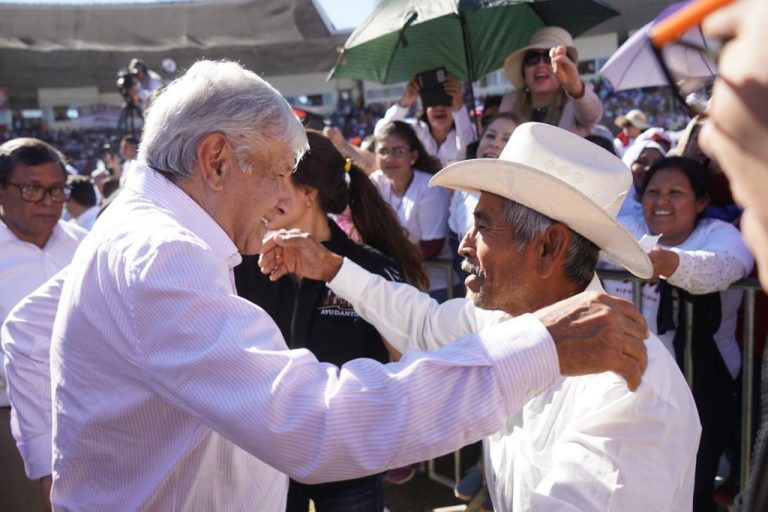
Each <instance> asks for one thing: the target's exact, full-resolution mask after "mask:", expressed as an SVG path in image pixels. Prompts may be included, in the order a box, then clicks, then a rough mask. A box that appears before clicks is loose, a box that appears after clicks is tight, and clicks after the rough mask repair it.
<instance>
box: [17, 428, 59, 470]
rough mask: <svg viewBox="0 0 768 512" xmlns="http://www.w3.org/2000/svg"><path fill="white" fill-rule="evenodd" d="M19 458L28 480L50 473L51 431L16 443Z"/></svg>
mask: <svg viewBox="0 0 768 512" xmlns="http://www.w3.org/2000/svg"><path fill="white" fill-rule="evenodd" d="M17 446H18V448H19V452H20V453H21V458H22V459H23V460H24V471H25V472H26V473H27V478H29V479H30V480H39V479H40V478H43V477H44V476H48V475H50V474H51V471H52V468H53V462H52V461H51V450H52V448H51V447H52V441H51V433H50V432H48V433H47V434H39V435H37V436H35V437H33V438H31V439H27V440H26V441H25V442H19V443H18V444H17Z"/></svg>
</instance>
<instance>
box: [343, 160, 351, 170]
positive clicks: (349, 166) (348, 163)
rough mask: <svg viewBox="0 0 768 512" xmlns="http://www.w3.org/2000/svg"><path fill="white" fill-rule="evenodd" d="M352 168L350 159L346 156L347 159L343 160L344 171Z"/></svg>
mask: <svg viewBox="0 0 768 512" xmlns="http://www.w3.org/2000/svg"><path fill="white" fill-rule="evenodd" d="M351 169H352V159H351V158H347V161H346V162H344V172H349V171H350V170H351Z"/></svg>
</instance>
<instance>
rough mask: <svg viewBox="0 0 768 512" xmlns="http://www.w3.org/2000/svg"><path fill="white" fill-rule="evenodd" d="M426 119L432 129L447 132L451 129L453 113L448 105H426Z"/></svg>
mask: <svg viewBox="0 0 768 512" xmlns="http://www.w3.org/2000/svg"><path fill="white" fill-rule="evenodd" d="M427 119H428V120H429V126H431V127H432V130H434V131H441V132H449V131H451V130H452V129H453V113H452V108H451V106H450V105H434V106H432V107H427Z"/></svg>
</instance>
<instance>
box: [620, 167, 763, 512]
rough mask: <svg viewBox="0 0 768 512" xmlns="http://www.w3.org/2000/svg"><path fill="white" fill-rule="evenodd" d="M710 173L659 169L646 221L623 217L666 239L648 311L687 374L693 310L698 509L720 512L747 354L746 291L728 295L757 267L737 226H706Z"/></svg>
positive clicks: (624, 288)
mask: <svg viewBox="0 0 768 512" xmlns="http://www.w3.org/2000/svg"><path fill="white" fill-rule="evenodd" d="M709 181H710V175H709V171H708V170H707V169H706V168H704V166H702V165H701V164H700V163H699V162H697V161H695V160H691V159H690V158H684V157H669V158H663V159H661V160H659V161H657V162H656V163H654V164H653V165H652V166H651V167H650V168H649V169H648V170H647V171H646V172H645V175H644V178H643V181H642V185H641V191H640V201H641V203H642V207H643V216H642V217H636V216H627V217H621V218H620V221H621V222H622V224H624V226H625V227H626V228H627V229H628V230H629V231H630V232H631V233H632V234H633V235H634V236H635V237H636V238H638V239H639V238H641V237H642V236H643V235H661V238H660V239H659V241H658V244H657V247H655V248H654V249H653V250H652V251H651V252H650V254H649V256H650V258H651V262H652V263H653V269H654V278H653V280H652V281H651V282H649V283H646V284H645V285H644V286H643V289H642V300H643V304H642V311H643V315H644V316H645V319H646V320H647V322H648V328H649V329H650V330H651V331H652V332H654V333H656V334H657V335H658V337H659V339H660V340H661V341H662V342H663V343H664V344H665V345H666V347H667V348H668V349H669V351H670V352H671V353H672V354H673V355H674V356H675V357H676V358H677V361H678V364H679V365H680V367H681V368H682V367H683V351H684V347H685V325H686V324H685V322H686V317H685V315H686V312H685V309H686V308H685V307H683V304H682V301H683V300H684V301H686V302H691V303H693V307H694V309H693V389H692V391H693V397H694V399H695V400H696V406H697V408H698V410H699V418H700V421H701V427H702V432H701V441H700V444H699V452H698V456H697V460H696V482H695V486H694V498H693V499H694V505H693V509H694V510H696V511H697V512H698V511H703V510H715V508H716V506H715V503H714V501H713V500H712V491H713V487H714V480H715V475H716V473H717V468H718V462H719V460H720V456H721V454H722V453H723V450H724V448H725V446H726V443H727V442H728V440H729V436H731V435H733V433H734V432H735V431H736V429H737V422H738V418H739V409H738V407H739V406H738V403H739V402H738V400H737V398H736V396H737V390H738V387H737V384H736V378H737V376H738V374H739V371H740V369H741V352H740V350H739V345H738V343H737V341H736V327H737V317H738V309H739V306H740V304H741V299H742V296H743V291H742V290H736V289H728V287H729V286H730V285H731V284H732V283H734V282H735V281H738V280H739V279H741V278H743V277H746V276H747V275H748V274H749V272H750V271H751V270H752V266H753V265H754V259H753V257H752V254H751V253H750V251H749V249H748V248H747V246H746V245H745V243H744V240H743V239H742V237H741V233H739V231H738V230H737V229H736V228H735V227H734V226H733V225H731V224H728V223H726V222H723V221H720V220H717V219H712V218H704V217H703V215H702V214H703V212H704V210H705V208H706V207H707V205H708V203H709ZM605 289H606V291H607V292H608V293H611V294H614V295H619V296H623V297H625V298H629V299H631V297H632V286H631V284H628V283H620V282H616V281H610V282H606V286H605Z"/></svg>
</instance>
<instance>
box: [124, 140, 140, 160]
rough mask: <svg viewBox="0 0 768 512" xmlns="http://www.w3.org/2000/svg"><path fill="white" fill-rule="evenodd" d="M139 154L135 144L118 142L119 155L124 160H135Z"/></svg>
mask: <svg viewBox="0 0 768 512" xmlns="http://www.w3.org/2000/svg"><path fill="white" fill-rule="evenodd" d="M138 152H139V148H138V147H136V145H135V144H131V143H130V142H128V141H125V140H121V141H120V154H121V155H122V157H123V158H124V159H126V160H135V159H136V155H137V154H138Z"/></svg>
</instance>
